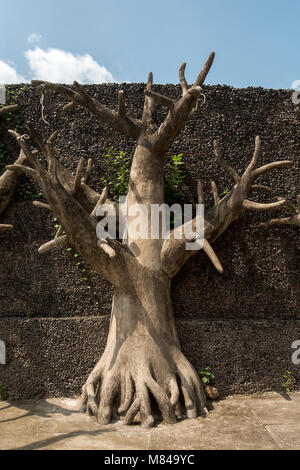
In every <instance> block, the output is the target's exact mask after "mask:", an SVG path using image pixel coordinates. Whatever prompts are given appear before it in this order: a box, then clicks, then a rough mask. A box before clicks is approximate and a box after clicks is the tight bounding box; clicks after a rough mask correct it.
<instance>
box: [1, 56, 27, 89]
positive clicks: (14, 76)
mask: <svg viewBox="0 0 300 470" xmlns="http://www.w3.org/2000/svg"><path fill="white" fill-rule="evenodd" d="M26 81H27V80H25V78H24V77H22V76H21V75H19V74H18V72H17V71H16V69H15V68H14V67H12V66H11V65H9V64H7V63H6V62H4V61H3V60H0V85H5V84H10V83H24V82H26Z"/></svg>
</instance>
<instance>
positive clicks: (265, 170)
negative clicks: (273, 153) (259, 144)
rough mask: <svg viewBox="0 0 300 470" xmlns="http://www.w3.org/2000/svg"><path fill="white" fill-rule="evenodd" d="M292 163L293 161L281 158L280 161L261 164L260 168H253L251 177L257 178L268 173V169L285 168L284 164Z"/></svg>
mask: <svg viewBox="0 0 300 470" xmlns="http://www.w3.org/2000/svg"><path fill="white" fill-rule="evenodd" d="M292 164H293V162H291V161H290V160H282V161H280V162H272V163H268V164H267V165H264V166H261V167H260V168H257V169H256V170H254V171H253V177H254V179H257V178H259V177H260V176H262V175H263V174H265V173H268V172H269V171H272V170H278V169H279V168H285V167H286V166H290V165H292Z"/></svg>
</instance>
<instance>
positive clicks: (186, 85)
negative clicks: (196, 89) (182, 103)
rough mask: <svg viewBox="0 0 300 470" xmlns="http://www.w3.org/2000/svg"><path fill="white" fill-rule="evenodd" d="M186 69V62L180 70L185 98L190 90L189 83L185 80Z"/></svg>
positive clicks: (180, 79)
mask: <svg viewBox="0 0 300 470" xmlns="http://www.w3.org/2000/svg"><path fill="white" fill-rule="evenodd" d="M185 68H186V62H184V63H183V64H182V65H181V67H180V69H179V81H180V85H181V89H182V95H183V96H184V95H186V93H187V92H188V89H189V87H188V84H187V81H186V79H185Z"/></svg>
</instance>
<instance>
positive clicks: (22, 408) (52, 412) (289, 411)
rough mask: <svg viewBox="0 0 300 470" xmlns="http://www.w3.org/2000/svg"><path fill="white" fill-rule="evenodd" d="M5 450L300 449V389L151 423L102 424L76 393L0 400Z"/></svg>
mask: <svg viewBox="0 0 300 470" xmlns="http://www.w3.org/2000/svg"><path fill="white" fill-rule="evenodd" d="M0 449H1V450H8V449H9V450H21V449H22V450H23V449H24V450H46V449H47V450H50V449H51V450H70V449H75V450H83V449H84V450H173V449H175V450H198V449H200V450H201V449H208V450H213V449H218V450H219V449H220V450H221V449H232V450H256V449H257V450H276V449H300V393H295V394H292V395H291V399H290V400H287V399H286V398H285V397H283V396H281V395H279V394H277V393H267V394H264V395H254V396H233V397H228V398H227V399H226V400H221V401H219V402H216V403H214V406H213V409H212V410H211V411H210V413H209V415H208V417H207V418H201V417H200V418H197V419H192V420H183V421H181V422H178V423H177V424H175V425H164V424H160V425H159V426H157V427H155V428H153V429H151V430H145V429H141V428H140V426H138V425H135V426H124V425H123V424H122V423H120V422H117V423H114V424H111V425H109V426H100V425H98V424H97V423H96V422H95V420H94V419H93V418H88V417H87V416H86V415H83V414H81V413H79V412H78V410H77V401H76V400H75V399H46V400H37V401H17V402H11V403H10V402H1V403H0Z"/></svg>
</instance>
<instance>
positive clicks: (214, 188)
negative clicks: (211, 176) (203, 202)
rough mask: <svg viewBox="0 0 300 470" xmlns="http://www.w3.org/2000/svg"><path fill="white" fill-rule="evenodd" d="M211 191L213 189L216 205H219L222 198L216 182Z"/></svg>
mask: <svg viewBox="0 0 300 470" xmlns="http://www.w3.org/2000/svg"><path fill="white" fill-rule="evenodd" d="M211 189H212V193H213V197H214V201H215V205H217V204H218V203H219V202H220V201H221V198H220V196H219V191H218V188H217V185H216V183H215V182H214V181H212V182H211Z"/></svg>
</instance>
